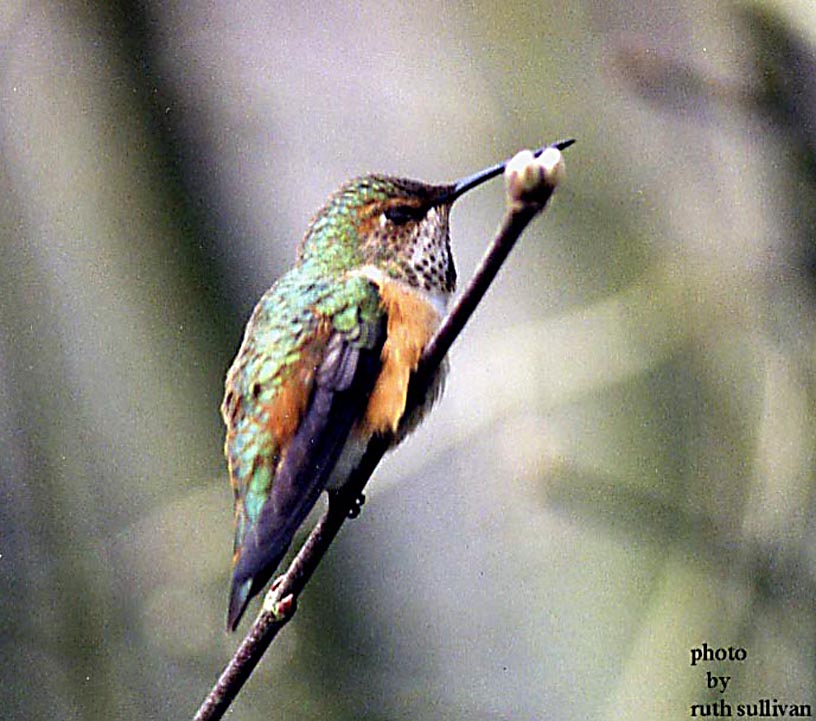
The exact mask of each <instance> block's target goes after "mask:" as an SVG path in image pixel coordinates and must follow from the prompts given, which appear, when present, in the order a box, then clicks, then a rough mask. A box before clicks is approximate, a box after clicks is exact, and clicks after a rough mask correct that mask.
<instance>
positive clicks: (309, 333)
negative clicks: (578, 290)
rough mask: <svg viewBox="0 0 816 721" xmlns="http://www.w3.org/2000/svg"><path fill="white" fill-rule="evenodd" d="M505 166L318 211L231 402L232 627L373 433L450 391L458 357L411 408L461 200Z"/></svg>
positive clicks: (242, 364) (264, 300)
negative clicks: (446, 386)
mask: <svg viewBox="0 0 816 721" xmlns="http://www.w3.org/2000/svg"><path fill="white" fill-rule="evenodd" d="M569 144H571V141H564V142H562V143H557V144H556V147H558V148H559V149H561V148H564V147H566V146H567V145H569ZM543 150H544V148H542V149H541V150H540V151H538V153H540V152H542V151H543ZM538 153H537V154H538ZM504 168H505V163H499V164H498V165H494V166H492V167H489V168H486V169H484V170H482V171H479V172H478V173H474V174H473V175H470V176H467V177H465V178H463V179H461V180H458V181H456V182H454V183H450V184H445V185H431V184H427V183H423V182H419V181H416V180H408V179H404V178H398V177H391V176H387V175H366V176H363V177H359V178H355V179H353V180H350V181H348V182H346V183H345V184H343V185H342V186H341V187H340V188H339V189H338V190H337V191H336V192H335V193H333V194H332V195H331V196H330V197H329V199H328V201H327V202H326V204H325V205H324V206H323V207H322V208H321V209H320V210H319V211H318V212H317V213H316V214H315V216H314V217H313V218H312V220H311V222H310V224H309V226H308V229H307V230H306V233H305V235H304V237H303V239H302V241H301V242H300V245H299V247H298V251H297V259H296V261H295V264H294V267H293V268H292V269H291V270H289V271H288V272H287V273H285V274H284V275H283V276H282V277H281V278H280V279H279V280H278V281H277V282H276V283H274V285H272V287H271V288H270V289H269V290H268V291H267V292H266V293H264V295H263V296H262V297H261V299H260V300H259V301H258V304H257V305H256V306H255V309H254V311H253V312H252V315H251V317H250V320H249V322H248V324H247V327H246V330H245V333H244V338H243V342H242V343H241V346H240V349H239V350H238V353H237V355H236V357H235V360H234V361H233V364H232V366H231V368H230V370H229V371H228V373H227V377H226V382H225V393H224V400H223V403H222V405H221V414H222V417H223V420H224V423H225V425H226V441H225V444H224V446H225V455H226V459H227V465H228V468H229V475H230V481H231V484H232V488H233V491H234V519H235V540H234V546H233V558H232V583H231V588H230V593H229V610H228V614H227V628H228V630H231V631H232V630H235V627H236V626H237V625H238V622H239V621H240V619H241V616H242V615H243V613H244V611H245V610H246V607H247V605H248V603H249V601H250V600H251V599H252V598H253V597H254V596H255V595H256V594H258V593H259V592H260V591H261V590H262V589H263V588H264V586H265V585H266V584H267V582H268V581H269V580H270V579H271V578H272V575H273V574H274V573H275V570H276V569H277V567H278V565H279V563H280V562H281V560H282V559H283V557H284V555H285V554H286V551H287V550H288V548H289V546H290V544H291V542H292V538H293V536H294V534H295V532H296V531H297V529H298V528H299V526H300V525H301V524H302V523H303V521H304V520H305V519H306V516H307V515H308V514H309V513H310V511H311V510H312V508H313V507H314V505H315V504H316V502H317V500H318V498H319V497H320V495H321V493H322V492H323V491H328V492H329V493H331V492H333V491H336V490H339V489H341V488H342V487H343V485H344V483H345V482H346V481H347V480H348V478H349V477H350V475H351V473H352V472H353V470H354V469H355V468H356V466H357V464H358V463H359V461H360V460H361V458H362V457H363V454H364V453H365V449H366V447H367V446H368V443H369V441H370V440H371V439H372V437H374V436H375V435H383V436H385V437H386V438H387V439H388V442H389V446H390V447H393V446H395V445H397V444H398V443H399V442H400V441H402V440H403V439H404V438H405V436H406V435H408V433H410V432H411V431H412V430H413V429H414V428H415V427H416V426H417V425H418V424H419V422H420V421H421V420H422V418H423V417H424V416H425V415H426V413H427V412H428V411H429V410H430V408H431V406H432V405H433V404H434V402H435V401H436V400H437V399H438V398H439V396H440V395H441V392H442V387H443V383H444V378H445V374H446V372H447V363H446V362H445V363H443V364H442V365H441V366H440V368H439V370H438V371H436V373H435V376H434V378H433V380H432V382H431V383H430V386H429V390H428V392H427V394H426V397H425V398H424V399H423V400H422V401H421V402H419V403H413V404H412V406H411V408H406V405H407V395H408V387H409V384H410V382H411V377H412V374H413V373H414V371H415V370H416V368H417V365H418V363H419V360H420V357H421V356H422V352H423V350H424V349H425V347H426V346H427V344H428V343H429V342H430V340H431V338H432V337H433V335H434V333H435V332H436V331H437V329H438V328H439V326H440V323H441V321H442V319H443V317H444V314H445V311H446V308H447V303H448V300H449V298H450V297H451V294H452V293H453V292H454V290H455V288H456V266H455V265H454V260H453V255H452V253H451V246H450V235H449V216H450V211H451V206H452V205H453V203H454V202H455V201H456V200H457V199H458V198H460V197H461V196H462V195H464V194H465V193H467V192H468V191H470V190H472V189H473V188H476V187H478V186H479V185H481V184H482V183H484V182H485V181H487V180H490V179H491V178H493V177H495V176H496V175H498V174H500V173H501V172H502V171H503V170H504Z"/></svg>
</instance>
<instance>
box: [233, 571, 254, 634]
mask: <svg viewBox="0 0 816 721" xmlns="http://www.w3.org/2000/svg"><path fill="white" fill-rule="evenodd" d="M252 595H253V594H252V579H251V578H247V579H246V580H244V581H242V582H240V583H238V582H236V580H235V579H233V581H232V588H231V589H230V599H229V612H228V613H227V631H234V630H235V627H236V626H237V625H238V622H239V621H240V620H241V616H243V615H244V611H246V607H247V605H248V604H249V599H250V598H252Z"/></svg>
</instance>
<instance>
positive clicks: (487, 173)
mask: <svg viewBox="0 0 816 721" xmlns="http://www.w3.org/2000/svg"><path fill="white" fill-rule="evenodd" d="M574 142H575V139H574V138H570V139H569V140H559V141H558V142H557V143H552V144H551V145H545V146H544V147H543V148H539V149H538V150H536V151H535V152H534V153H533V155H534V156H535V157H536V158H537V157H538V156H539V155H541V153H543V152H544V151H545V150H546V149H547V148H558V149H559V150H564V149H565V148H568V147H569V146H570V145H572V144H573V143H574ZM506 165H507V161H504V162H503V163H499V164H498V165H493V166H491V167H490V168H485V169H484V170H480V171H479V172H478V173H474V174H473V175H468V176H467V177H466V178H462V179H461V180H457V181H456V182H455V183H454V184H453V188H452V190H451V191H450V193H447V194H446V195H445V196H444V197H443V198H442V202H444V203H446V204H450V203H453V201H454V200H456V199H457V198H458V197H459V196H460V195H464V194H465V193H467V192H468V190H473V188H475V187H476V186H477V185H481V184H482V183H484V182H485V181H487V180H490V179H491V178H495V177H496V176H497V175H499V174H500V173H503V172H504V168H505V166H506Z"/></svg>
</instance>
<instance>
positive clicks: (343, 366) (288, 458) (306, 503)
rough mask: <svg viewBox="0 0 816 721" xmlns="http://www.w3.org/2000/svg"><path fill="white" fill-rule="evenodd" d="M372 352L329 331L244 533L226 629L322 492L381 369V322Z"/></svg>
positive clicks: (266, 577)
mask: <svg viewBox="0 0 816 721" xmlns="http://www.w3.org/2000/svg"><path fill="white" fill-rule="evenodd" d="M380 325H381V328H379V329H377V331H376V332H375V333H374V337H375V338H377V339H378V341H377V342H376V343H374V344H373V345H372V346H370V347H360V346H359V345H358V343H356V342H352V340H350V338H349V336H348V335H347V334H345V333H343V332H340V331H334V332H333V333H332V335H331V337H330V338H329V341H328V344H327V347H326V352H325V355H324V357H323V360H322V362H321V364H320V366H319V367H318V369H317V372H316V374H315V382H314V388H313V390H312V395H311V398H310V401H309V404H308V406H307V409H306V412H305V414H304V416H303V418H302V420H301V422H300V424H299V426H298V429H297V431H296V432H295V435H294V437H293V439H292V441H291V442H290V444H289V445H288V447H287V449H286V451H285V455H284V456H283V458H282V460H281V463H280V466H279V467H278V469H277V472H276V474H275V479H274V482H273V484H272V490H271V495H270V498H269V499H268V501H267V502H266V503H265V505H264V507H263V509H262V510H261V514H260V517H259V519H258V523H257V528H256V529H254V531H253V532H249V533H248V534H247V536H246V538H245V544H244V547H243V548H242V549H241V555H240V558H239V559H238V562H237V564H236V566H235V568H234V571H233V580H232V589H231V591H230V604H229V614H228V620H227V624H228V627H229V629H230V630H234V629H235V626H236V625H237V624H238V621H239V620H240V618H241V616H242V615H243V613H244V610H245V609H246V606H247V604H248V603H249V601H250V599H251V598H252V597H253V596H254V595H256V594H257V593H259V592H260V591H261V590H262V589H263V587H264V586H265V585H266V583H267V582H268V581H269V579H270V578H271V576H272V574H273V573H274V572H275V569H276V568H277V567H278V564H279V563H280V562H281V560H282V559H283V556H284V555H285V554H286V551H287V549H288V548H289V545H290V544H291V542H292V538H293V536H294V534H295V532H296V531H297V529H298V528H299V527H300V525H301V523H303V521H304V520H305V519H306V516H308V515H309V512H310V511H311V510H312V508H313V507H314V505H315V503H316V502H317V499H318V498H319V496H320V493H321V492H322V491H323V490H324V489H325V487H326V484H327V483H328V480H329V477H330V475H331V472H332V470H333V469H334V466H335V464H336V463H337V459H338V457H339V456H340V453H341V452H342V450H343V446H344V445H345V442H346V439H347V438H348V436H349V433H350V431H351V429H352V426H353V425H354V423H355V421H356V420H357V419H358V418H359V417H360V416H361V415H362V413H363V412H364V409H365V404H366V402H367V399H368V397H369V395H370V393H371V389H372V388H373V387H374V383H375V381H376V378H377V375H378V373H379V369H380V352H381V349H382V344H383V342H384V337H385V318H382V319H381V323H380Z"/></svg>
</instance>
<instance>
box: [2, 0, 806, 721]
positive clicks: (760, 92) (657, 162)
mask: <svg viewBox="0 0 816 721" xmlns="http://www.w3.org/2000/svg"><path fill="white" fill-rule="evenodd" d="M814 48H816V4H814V3H812V2H810V0H799V2H795V1H793V0H790V1H785V2H783V1H782V0H779V1H776V2H770V1H769V2H764V3H742V2H735V3H710V2H704V1H703V0H680V2H671V3H657V4H655V3H652V2H634V3H633V2H629V1H627V2H616V1H611V2H600V1H593V0H584V2H578V3H554V4H546V5H545V4H543V3H538V2H513V1H512V0H510V2H506V3H502V4H501V5H493V4H491V3H473V2H439V1H438V0H434V1H428V0H418V1H416V2H412V3H410V4H403V3H396V2H385V3H376V4H375V3H368V4H366V3H346V2H332V1H331V0H330V1H329V2H323V3H306V4H305V5H302V6H297V5H296V4H294V3H293V4H283V3H255V2H240V1H239V2H234V3H217V2H213V1H212V0H210V1H204V2H188V3H180V2H164V3H159V2H109V3H101V2H97V3H92V2H81V1H80V0H77V1H75V2H70V1H69V2H65V3H49V2H23V1H22V0H5V1H4V2H3V3H2V4H0V247H1V248H2V253H1V254H0V257H1V258H2V261H1V262H0V641H1V643H2V645H1V646H0V659H2V660H0V674H1V675H0V680H1V681H2V683H0V707H1V708H2V709H3V711H2V715H3V717H4V718H13V719H43V718H49V719H125V720H127V719H169V718H189V717H192V715H193V713H194V712H195V709H196V708H197V707H198V705H199V703H200V702H201V700H202V699H203V697H204V695H205V694H206V693H207V691H208V690H209V688H210V686H211V684H212V683H213V682H214V680H215V678H216V677H217V675H218V673H220V671H221V669H222V668H223V665H224V664H225V663H226V661H227V660H228V658H229V656H230V655H231V654H232V652H233V650H234V649H235V647H236V646H237V644H238V642H239V640H240V636H239V635H232V636H229V635H227V634H225V632H224V623H225V613H226V599H227V584H228V574H229V564H230V555H231V544H232V492H231V490H230V488H229V485H228V481H227V474H226V469H225V464H224V462H223V459H222V455H221V450H222V442H223V431H222V427H221V421H220V417H219V414H218V407H219V403H220V400H221V394H222V388H223V377H224V373H225V371H226V369H227V368H228V366H229V364H230V363H231V361H232V358H233V356H234V354H235V352H236V350H237V348H238V345H239V343H240V340H241V336H242V332H243V327H244V324H245V322H246V320H247V318H248V316H249V313H250V312H251V309H252V307H253V305H254V303H255V301H256V300H257V299H258V297H259V296H260V294H261V293H262V292H263V291H264V290H265V289H266V288H267V287H268V286H269V285H270V284H271V282H272V281H273V280H274V279H275V278H276V277H278V276H279V275H280V274H281V273H282V272H283V271H284V270H285V269H286V268H287V266H288V265H289V264H290V263H291V261H292V259H293V257H294V251H295V246H296V244H297V242H298V240H299V238H300V236H301V235H302V233H303V231H304V229H305V228H306V225H307V223H308V220H309V218H310V216H311V214H312V213H313V212H314V211H315V210H316V209H317V208H318V207H319V206H320V205H321V203H322V202H323V200H324V199H325V197H326V196H327V195H328V194H329V193H330V192H331V191H332V190H333V189H334V188H335V187H337V186H338V185H339V184H340V183H341V182H342V181H343V180H345V179H346V178H348V177H351V176H353V175H357V174H361V173H364V172H368V171H382V172H388V173H391V174H397V175H403V176H408V177H415V178H419V179H423V180H427V181H431V182H443V181H450V180H453V179H455V178H457V177H459V176H462V175H464V174H468V173H470V172H472V171H475V170H477V169H479V168H481V167H483V166H486V165H489V164H492V163H494V162H497V161H499V160H502V159H504V158H507V157H510V156H511V155H512V154H513V153H514V152H515V151H516V150H518V149H520V148H522V147H531V146H537V145H540V144H542V143H546V142H550V141H554V140H556V139H559V138H564V137H571V136H574V137H577V138H578V141H579V142H578V144H576V145H575V146H574V147H573V148H571V149H570V150H569V151H568V153H567V154H566V155H567V167H568V179H567V182H566V183H565V185H564V186H563V187H561V188H559V190H558V193H557V194H556V197H555V199H554V202H553V204H552V207H551V209H550V211H549V212H548V213H547V214H546V215H545V216H544V217H542V218H539V219H538V220H537V221H535V223H534V224H533V225H532V226H531V227H530V228H529V229H528V231H527V233H526V234H525V235H524V236H523V238H522V241H521V243H520V245H519V247H518V248H517V250H516V251H515V253H514V255H513V256H512V257H511V259H510V261H509V262H508V264H507V265H506V266H505V267H504V269H503V271H502V273H501V275H500V276H499V279H498V281H497V283H496V284H495V285H494V287H493V288H492V290H491V292H490V293H489V295H488V297H487V298H486V300H485V302H484V303H483V304H482V306H481V307H480V308H479V311H478V313H477V314H476V316H475V318H474V320H473V321H472V323H471V324H470V325H469V326H468V327H467V329H466V330H465V332H464V334H463V335H462V336H461V338H460V339H459V341H458V342H457V344H456V345H455V347H454V349H453V351H452V366H453V369H452V374H451V377H450V381H449V384H448V388H447V394H446V396H445V398H444V400H443V402H442V403H441V404H440V405H439V407H438V408H437V410H436V412H435V413H434V414H433V415H432V416H431V417H430V419H429V420H428V422H426V423H425V425H424V426H423V427H422V428H421V429H420V430H419V431H418V432H417V433H416V434H415V435H414V436H413V437H412V438H411V439H410V440H409V441H408V442H406V443H405V444H404V445H403V446H401V447H400V448H399V449H398V450H397V451H396V452H395V453H393V454H391V455H390V456H389V457H388V458H387V459H386V461H385V462H384V463H383V464H382V465H381V467H380V468H379V469H378V471H377V473H376V475H375V477H374V479H373V481H372V483H371V484H370V486H369V489H368V503H367V504H366V506H365V509H364V512H363V513H362V515H361V517H360V518H359V519H358V520H356V521H354V522H352V523H348V524H347V525H346V527H345V528H344V529H343V531H342V532H341V535H340V537H339V538H338V541H337V543H335V545H334V546H333V548H332V550H331V552H330V553H329V555H328V556H327V558H326V559H325V562H324V564H323V566H322V567H321V569H320V570H319V572H318V574H317V575H316V576H315V578H314V579H313V581H312V583H311V584H310V586H309V587H308V588H307V590H306V592H305V593H304V595H303V597H302V599H301V605H300V610H299V613H298V614H297V617H296V618H295V620H294V622H293V623H292V624H290V625H289V626H288V627H287V628H286V630H285V631H284V632H283V634H282V635H281V636H280V638H279V639H278V641H277V642H276V643H275V644H274V646H273V647H272V648H271V649H270V651H269V652H268V653H267V655H266V657H265V659H264V661H263V662H262V664H261V666H260V667H259V669H258V670H257V672H256V673H255V675H254V676H253V678H252V679H251V680H250V682H249V683H248V685H247V686H246V687H245V689H244V691H243V692H242V694H241V695H240V697H239V698H238V700H237V701H236V703H235V705H234V707H233V712H232V713H233V717H234V718H241V719H283V718H298V719H417V718H427V719H452V720H458V719H462V720H464V719H468V720H469V721H470V720H473V719H476V720H484V721H492V720H496V719H545V718H546V719H559V720H563V721H571V720H578V719H588V718H593V719H610V720H611V719H633V720H635V719H646V718H649V719H676V718H683V717H687V716H689V709H690V704H692V703H697V702H708V701H714V700H717V699H719V697H720V695H719V694H717V693H716V692H713V691H712V692H708V691H707V690H706V688H705V686H706V684H705V671H706V670H710V671H712V672H714V673H717V674H724V675H730V676H732V677H733V680H732V681H731V682H730V685H729V691H728V694H726V698H727V700H728V701H729V702H730V703H732V704H733V705H734V707H735V713H736V704H737V703H739V702H754V701H756V700H757V699H759V698H776V699H778V700H779V701H780V702H785V703H815V702H816V694H815V693H814V677H816V654H815V653H814V649H816V617H814V594H815V593H816V591H815V585H814V575H815V574H816V537H815V535H814V534H815V533H816V528H814V514H813V512H812V510H811V508H812V506H811V504H812V500H813V493H814V489H815V488H816V484H814V471H813V468H814V451H815V450H816V448H815V447H814V440H815V439H814V416H815V415H816V364H815V363H814V341H816V334H815V333H814V314H815V313H816V305H814V301H815V300H816V296H815V295H814V282H816V253H815V252H814V234H816V229H815V228H816V226H815V225H814V215H816V210H815V209H816V204H814V184H816V160H815V159H816V80H815V78H816V55H814V52H816V51H815V50H814ZM502 210H503V191H502V188H501V183H500V181H494V182H493V183H490V184H488V185H485V186H484V187H483V188H480V189H479V190H478V191H475V192H474V193H473V194H471V195H468V196H467V197H466V198H464V199H463V200H462V201H461V202H460V203H459V204H458V205H457V206H456V208H455V210H454V212H453V217H452V238H453V243H454V252H455V255H456V258H457V262H458V267H459V275H460V279H461V280H460V283H464V282H466V280H467V278H468V277H469V276H470V274H471V272H472V270H473V268H474V267H475V265H476V263H477V262H478V259H479V257H480V256H481V253H482V251H483V250H484V248H485V246H486V244H487V242H488V241H489V239H490V238H491V236H492V233H493V230H494V229H495V227H496V225H497V224H498V221H499V219H500V217H501V213H502ZM256 609H257V604H256V605H253V606H252V608H251V610H250V614H252V613H254V611H255V610H256ZM246 628H247V623H246V622H245V623H244V625H243V626H242V629H244V630H245V629H246ZM704 642H705V643H707V644H708V645H709V646H710V647H712V648H716V647H720V646H724V647H728V646H733V647H741V648H744V649H746V651H747V654H748V656H747V659H746V660H745V661H744V662H742V663H731V664H706V665H704V666H700V665H698V666H696V667H694V668H692V667H691V666H690V655H689V652H690V649H691V648H693V647H698V646H700V645H701V644H702V643H704Z"/></svg>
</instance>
